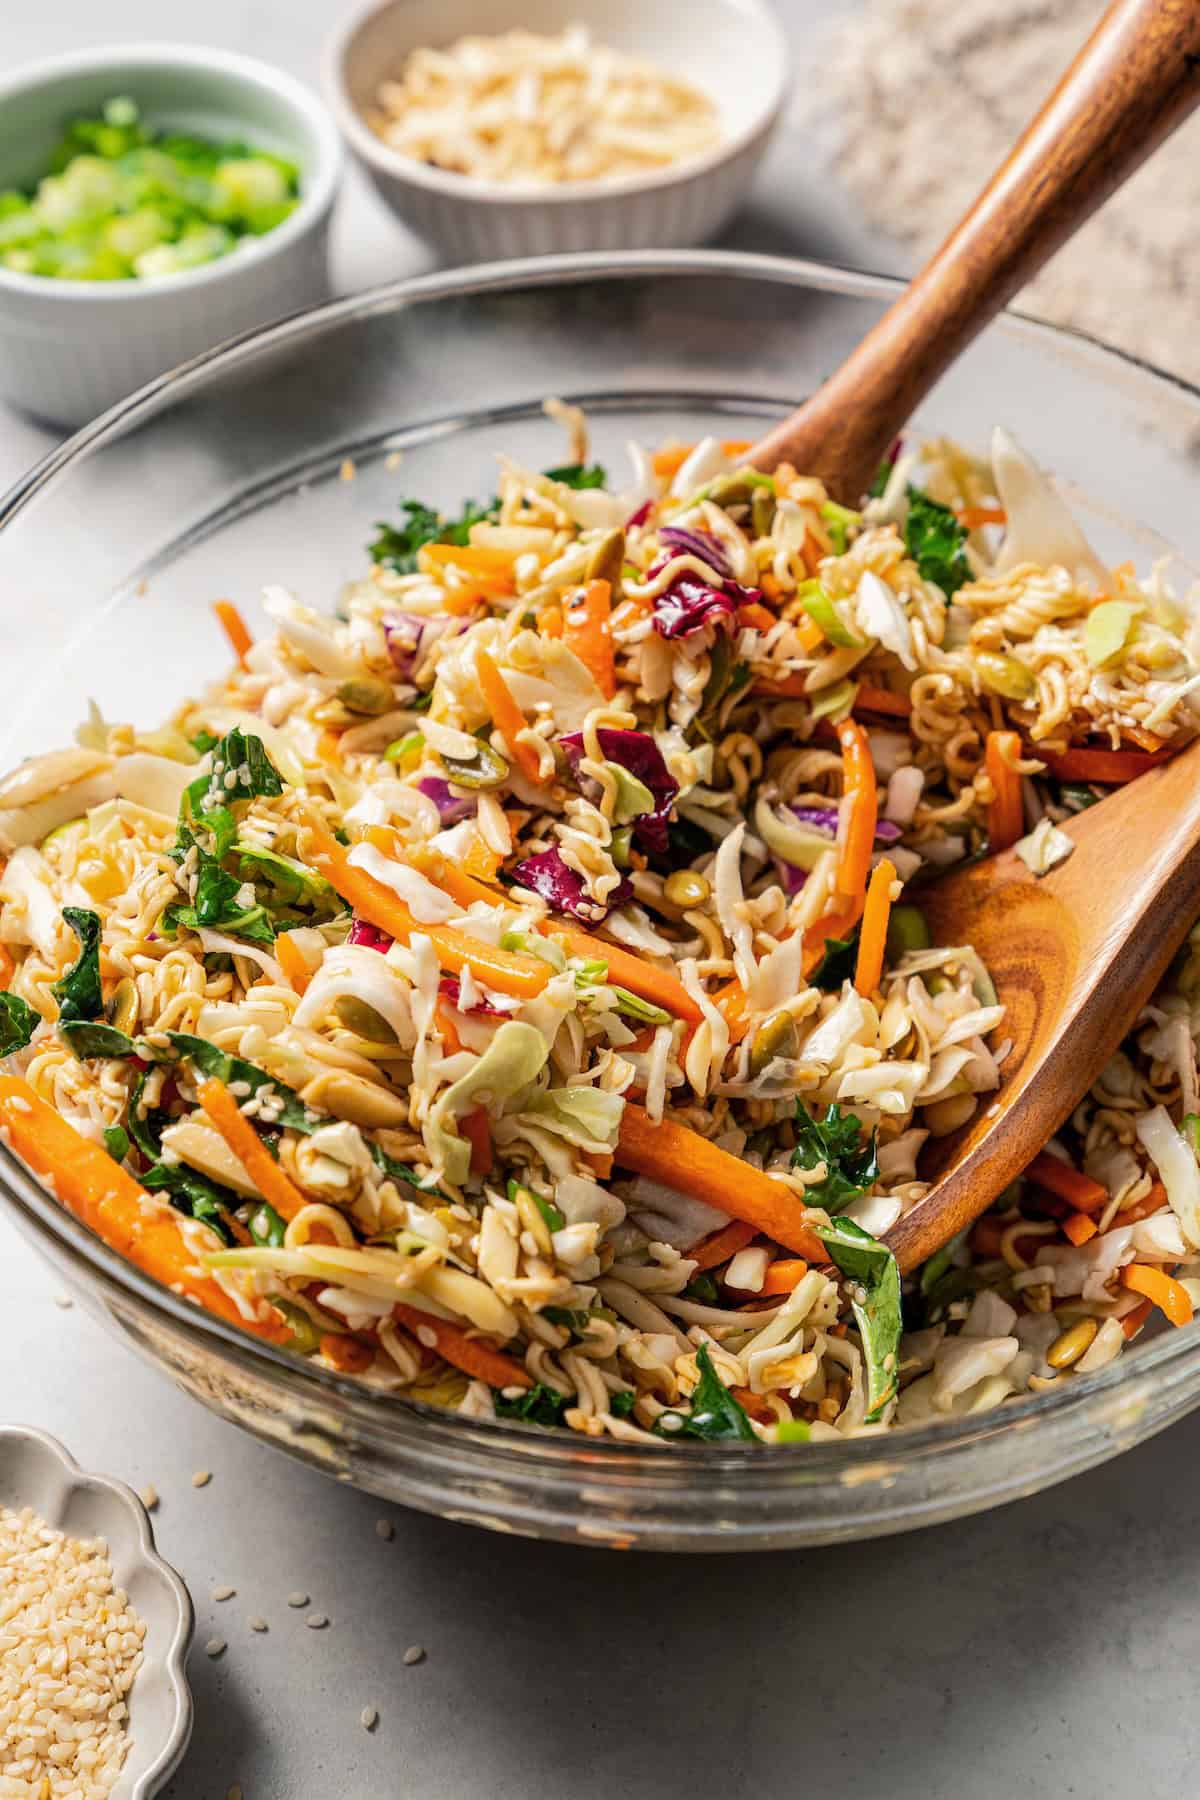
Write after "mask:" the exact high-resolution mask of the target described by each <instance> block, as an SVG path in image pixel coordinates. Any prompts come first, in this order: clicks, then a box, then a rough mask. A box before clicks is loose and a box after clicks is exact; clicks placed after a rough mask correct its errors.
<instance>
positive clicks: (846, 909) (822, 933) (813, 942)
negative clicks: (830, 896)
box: [802, 895, 863, 976]
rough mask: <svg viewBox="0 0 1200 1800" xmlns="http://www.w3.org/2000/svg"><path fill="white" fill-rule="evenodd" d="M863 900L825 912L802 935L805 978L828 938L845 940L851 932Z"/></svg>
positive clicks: (813, 967) (821, 953)
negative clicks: (834, 910)
mask: <svg viewBox="0 0 1200 1800" xmlns="http://www.w3.org/2000/svg"><path fill="white" fill-rule="evenodd" d="M862 911H863V898H862V895H859V897H858V899H857V900H855V901H852V902H851V904H850V905H849V906H843V907H839V908H838V910H837V911H836V912H827V913H826V914H825V916H824V917H823V918H821V919H818V920H817V921H816V923H815V924H813V925H810V926H809V927H808V929H807V931H806V932H805V933H804V962H803V965H802V966H803V970H804V973H805V975H806V976H808V975H811V974H812V972H813V970H814V969H815V968H816V966H817V964H818V963H819V962H820V960H821V958H822V957H823V956H824V954H825V945H826V944H827V943H828V941H829V939H830V938H845V937H847V936H848V935H849V933H850V932H851V931H853V929H854V927H855V926H856V925H857V924H858V921H859V919H860V918H861V917H862Z"/></svg>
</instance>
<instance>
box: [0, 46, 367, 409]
mask: <svg viewBox="0 0 1200 1800" xmlns="http://www.w3.org/2000/svg"><path fill="white" fill-rule="evenodd" d="M118 94H122V95H123V94H128V95H129V96H130V97H131V98H132V99H134V100H136V101H137V103H138V105H139V106H140V107H141V109H142V112H143V114H144V115H145V116H146V118H147V119H148V120H149V121H150V122H151V123H152V124H160V123H161V124H167V125H171V126H175V127H177V128H178V129H180V130H184V131H190V132H194V133H196V134H197V135H200V136H204V137H222V138H238V137H240V138H245V139H246V141H247V142H248V143H250V144H252V145H255V146H258V147H260V148H263V149H267V150H272V151H275V152H276V153H277V154H279V155H282V156H286V157H289V158H291V160H292V161H294V162H296V163H297V164H298V165H299V167H300V171H301V176H300V204H299V205H298V206H297V207H296V209H295V211H294V212H292V213H291V215H290V216H289V217H288V218H287V219H285V220H284V222H283V224H282V225H278V226H276V228H275V230H274V231H269V232H266V233H265V234H264V235H263V236H262V237H258V238H248V239H246V240H244V241H243V243H241V244H240V245H239V246H238V248H237V249H236V250H234V251H232V252H231V253H230V254H229V255H228V256H225V257H221V258H219V259H218V260H217V261H216V262H212V263H205V264H204V265H202V266H201V267H200V268H198V269H191V270H188V271H187V272H185V273H183V274H179V275H169V276H165V277H164V278H162V279H161V280H156V281H132V280H130V281H58V280H54V279H51V278H48V277H45V276H36V275H18V274H15V273H14V272H13V271H11V270H9V269H3V268H0V396H3V398H4V399H6V400H9V401H11V402H12V403H13V404H14V405H16V406H19V407H21V408H23V409H24V410H25V411H26V412H29V413H32V414H34V416H35V417H38V418H42V419H45V420H47V421H49V422H51V423H52V424H55V425H67V426H76V425H82V424H84V423H86V421H87V420H88V419H90V418H92V417H93V416H94V415H95V414H96V413H98V412H102V411H103V410H104V409H105V408H106V407H108V406H111V405H113V403H114V402H115V401H117V400H119V399H121V398H122V396H123V395H125V394H128V393H131V392H132V390H133V389H134V388H137V387H141V386H142V384H143V383H144V382H147V381H150V380H151V379H152V378H153V377H154V376H156V375H161V374H162V373H163V372H164V371H165V370H167V369H170V368H174V366H175V365H176V364H177V363H180V362H185V361H186V360H187V358H188V357H190V356H195V355H196V354H197V353H198V352H199V351H201V350H208V349H210V348H211V347H212V346H213V345H214V344H217V343H219V342H220V341H221V340H222V339H223V338H227V337H233V336H234V335H235V334H236V333H238V332H240V331H246V330H248V329H250V327H252V326H255V325H263V324H266V323H267V322H268V321H269V320H272V319H277V318H281V317H283V315H284V314H285V313H290V312H295V311H296V310H297V309H298V308H299V307H303V306H310V305H315V304H316V302H318V301H319V300H322V299H325V298H326V297H327V295H328V292H329V276H328V269H327V259H326V249H327V240H328V235H329V217H330V212H331V210H332V207H333V200H334V195H335V193H336V191H337V185H338V180H339V177H340V174H341V166H342V151H341V144H340V142H339V139H338V134H337V132H336V130H335V129H334V126H333V124H332V121H331V120H330V119H329V117H328V115H327V113H326V112H325V110H324V108H323V107H322V106H321V104H320V102H319V101H318V100H317V99H315V97H314V96H313V95H311V94H310V93H309V92H308V91H307V89H305V88H304V87H303V86H302V85H301V84H300V83H299V82H298V81H293V80H292V79H291V77H290V76H287V75H283V74H280V72H279V71H278V70H277V69H272V68H270V67H268V66H267V65H266V64H265V63H259V62H254V61H253V60H251V59H250V58H249V57H244V56H234V55H230V54H228V53H227V52H225V51H223V50H206V49H201V48H199V47H191V46H179V45H170V44H134V45H124V46H118V47H115V48H111V49H107V48H97V49H95V50H80V51H72V52H71V53H70V54H69V55H66V56H57V57H53V58H51V59H49V60H48V61H46V62H40V63H33V64H29V65H27V66H26V67H25V68H24V69H17V70H15V71H13V72H12V73H11V74H4V75H0V189H2V188H5V187H18V188H29V187H31V186H33V185H35V184H36V183H37V181H38V179H39V178H40V177H41V176H42V175H44V174H45V173H46V170H47V168H48V166H49V162H50V156H51V153H52V151H53V149H54V146H55V144H56V143H57V141H58V139H59V137H60V135H61V132H62V128H63V125H64V124H65V123H66V121H67V120H68V119H70V118H71V117H73V116H75V115H78V114H86V113H95V112H96V111H97V110H98V108H99V107H101V106H102V105H103V104H104V102H105V101H106V100H109V99H112V98H113V97H114V96H115V95H118Z"/></svg>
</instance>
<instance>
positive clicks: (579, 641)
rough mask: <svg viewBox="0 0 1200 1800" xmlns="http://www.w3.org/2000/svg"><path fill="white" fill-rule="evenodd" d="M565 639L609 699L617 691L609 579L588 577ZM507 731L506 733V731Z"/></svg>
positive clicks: (570, 609)
mask: <svg viewBox="0 0 1200 1800" xmlns="http://www.w3.org/2000/svg"><path fill="white" fill-rule="evenodd" d="M563 642H564V643H565V644H566V646H567V649H568V650H573V651H574V652H575V655H576V656H577V657H578V658H579V660H580V662H581V663H583V665H584V667H585V668H586V669H588V670H590V672H591V674H592V677H593V679H594V680H595V683H596V686H597V687H598V688H599V689H600V692H601V693H602V694H603V695H604V698H605V699H606V700H611V699H612V697H613V695H614V694H615V693H616V691H617V677H616V670H615V667H614V664H613V639H612V587H611V585H610V583H608V582H607V581H589V582H588V584H587V586H586V587H584V588H583V589H581V590H580V592H579V594H578V596H577V597H576V599H575V601H574V602H573V603H572V604H571V605H570V606H568V608H567V613H566V617H565V619H564V621H563ZM505 735H507V733H506V734H505Z"/></svg>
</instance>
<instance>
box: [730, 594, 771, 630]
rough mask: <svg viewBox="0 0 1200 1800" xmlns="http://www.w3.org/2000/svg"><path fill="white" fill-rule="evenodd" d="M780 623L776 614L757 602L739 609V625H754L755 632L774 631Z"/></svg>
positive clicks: (754, 601)
mask: <svg viewBox="0 0 1200 1800" xmlns="http://www.w3.org/2000/svg"><path fill="white" fill-rule="evenodd" d="M778 623H779V620H778V619H777V618H776V617H775V614H774V613H773V612H769V611H768V610H767V608H766V607H765V606H762V605H760V603H759V602H758V601H757V600H751V601H750V602H749V603H748V604H747V605H745V606H739V607H738V624H739V625H752V626H753V627H754V629H755V631H773V630H774V629H775V627H776V625H778Z"/></svg>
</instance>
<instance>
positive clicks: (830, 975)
mask: <svg viewBox="0 0 1200 1800" xmlns="http://www.w3.org/2000/svg"><path fill="white" fill-rule="evenodd" d="M857 960H858V926H857V925H856V926H855V927H854V930H853V931H852V932H851V933H850V935H849V937H844V938H826V939H825V950H824V954H823V955H822V957H821V960H820V962H819V963H818V964H817V966H816V968H815V969H814V970H813V972H812V974H811V975H810V976H809V978H808V981H809V986H810V987H819V988H823V989H824V990H825V992H826V993H827V994H836V993H837V991H838V989H839V988H840V987H841V985H842V983H843V982H844V981H849V980H850V978H851V976H852V975H853V974H854V965H855V963H856V962H857Z"/></svg>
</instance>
